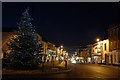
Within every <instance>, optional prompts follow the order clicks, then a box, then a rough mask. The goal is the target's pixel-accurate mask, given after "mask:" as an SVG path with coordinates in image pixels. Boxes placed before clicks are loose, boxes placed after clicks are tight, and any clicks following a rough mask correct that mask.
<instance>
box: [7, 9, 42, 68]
mask: <svg viewBox="0 0 120 80" xmlns="http://www.w3.org/2000/svg"><path fill="white" fill-rule="evenodd" d="M28 10H29V9H26V11H25V12H24V13H23V14H22V15H23V17H22V18H21V21H20V23H19V24H18V27H19V30H18V31H16V35H14V36H13V37H12V38H11V39H10V42H8V48H9V51H10V53H9V54H8V55H7V58H8V59H9V60H10V66H12V68H14V69H33V68H35V67H37V66H38V64H39V62H40V58H39V52H40V49H41V47H40V45H41V43H40V41H39V40H38V36H37V33H36V31H35V29H34V27H33V25H32V23H31V21H32V18H31V16H30V15H29V13H28Z"/></svg>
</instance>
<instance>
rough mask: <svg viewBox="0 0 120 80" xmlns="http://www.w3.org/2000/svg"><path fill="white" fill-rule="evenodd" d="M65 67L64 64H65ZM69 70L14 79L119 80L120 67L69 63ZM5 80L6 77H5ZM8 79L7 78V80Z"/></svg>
mask: <svg viewBox="0 0 120 80" xmlns="http://www.w3.org/2000/svg"><path fill="white" fill-rule="evenodd" d="M63 65H64V64H63ZM68 68H69V69H71V71H69V72H62V73H55V74H45V75H26V76H25V75H24V76H23V77H20V76H18V75H14V77H11V78H12V79H13V78H15V79H16V78H17V79H18V78H19V79H28V78H29V80H33V79H38V80H39V79H41V78H47V79H48V78H65V79H68V80H69V79H73V78H78V79H81V80H119V76H120V67H116V66H110V65H109V66H108V65H100V64H88V63H84V64H83V63H77V64H73V63H71V62H68ZM4 78H5V77H4ZM6 79H7V78H6Z"/></svg>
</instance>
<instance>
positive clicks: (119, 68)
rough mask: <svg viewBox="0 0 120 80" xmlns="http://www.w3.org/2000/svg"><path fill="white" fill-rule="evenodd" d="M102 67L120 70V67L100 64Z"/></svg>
mask: <svg viewBox="0 0 120 80" xmlns="http://www.w3.org/2000/svg"><path fill="white" fill-rule="evenodd" d="M98 65H100V66H103V67H104V66H105V67H110V68H118V70H120V65H109V64H98Z"/></svg>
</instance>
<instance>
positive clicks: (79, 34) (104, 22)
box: [2, 2, 119, 46]
mask: <svg viewBox="0 0 120 80" xmlns="http://www.w3.org/2000/svg"><path fill="white" fill-rule="evenodd" d="M118 4H119V3H92V2H90V3H83V2H74V3H72V2H69V3H68V2H64V3H52V2H50V3H46V2H45V3H43V2H37V3H35V2H34V3H25V2H24V3H11V2H10V3H3V4H2V15H3V16H2V19H3V20H2V25H3V27H2V28H3V31H6V30H10V28H11V29H16V28H17V23H18V22H19V21H20V17H22V13H23V12H24V11H25V9H26V8H27V7H29V8H30V11H29V12H30V14H31V16H32V18H33V19H34V20H33V25H34V26H35V27H36V30H37V32H38V33H40V34H42V35H44V37H45V38H46V39H47V40H48V41H52V42H54V43H55V44H56V45H58V46H59V45H61V44H62V45H64V46H79V45H81V44H90V43H92V42H94V41H95V39H96V38H97V37H100V38H101V39H102V38H107V34H106V33H107V32H106V31H107V28H108V27H109V25H111V24H114V23H117V22H118V18H119V17H118V16H119V13H118V11H119V9H118V8H119V7H118Z"/></svg>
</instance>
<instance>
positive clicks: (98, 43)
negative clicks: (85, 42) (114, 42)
mask: <svg viewBox="0 0 120 80" xmlns="http://www.w3.org/2000/svg"><path fill="white" fill-rule="evenodd" d="M101 47H102V46H101V43H100V39H99V38H97V54H98V53H99V51H100V53H101V54H100V60H101V63H102V48H101ZM98 49H100V50H99V51H98Z"/></svg>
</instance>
